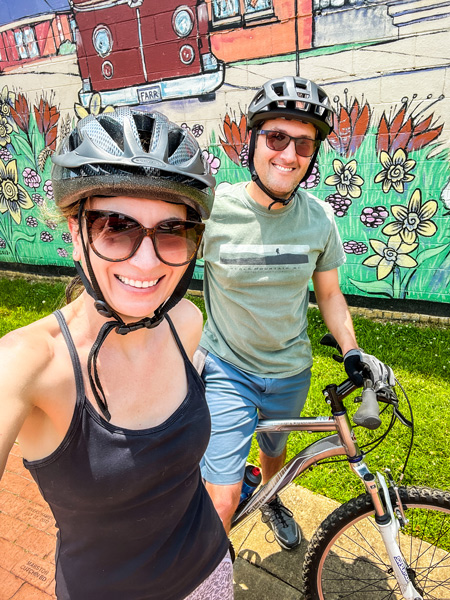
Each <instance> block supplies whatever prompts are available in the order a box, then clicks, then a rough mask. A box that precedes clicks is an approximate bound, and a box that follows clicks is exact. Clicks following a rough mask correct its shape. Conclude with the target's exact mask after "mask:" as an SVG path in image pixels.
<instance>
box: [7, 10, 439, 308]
mask: <svg viewBox="0 0 450 600" xmlns="http://www.w3.org/2000/svg"><path fill="white" fill-rule="evenodd" d="M161 4H163V6H161ZM449 30H450V7H449V6H448V3H447V2H446V1H444V0H433V2H430V3H425V4H424V3H423V2H422V1H421V0H393V1H390V2H387V1H384V0H365V1H364V0H206V1H205V0H190V1H189V0H186V1H184V3H183V4H181V3H180V2H178V1H174V0H166V1H165V2H164V3H160V2H158V1H157V0H31V1H30V0H27V1H26V2H25V0H16V1H15V2H14V3H8V5H7V7H6V8H4V9H3V8H2V14H1V15H0V262H2V263H16V264H17V263H22V264H25V265H57V266H71V265H72V260H71V239H70V235H69V233H68V231H67V229H66V228H65V226H64V225H63V224H62V223H61V222H59V220H58V219H57V217H56V214H55V211H54V203H53V191H52V185H51V180H50V172H51V158H50V157H51V154H52V153H53V152H54V150H55V148H56V145H57V142H58V139H59V137H60V136H62V135H64V134H65V133H67V132H68V131H69V130H70V129H71V128H72V127H73V126H74V124H75V123H76V122H77V120H78V119H79V118H81V117H83V116H85V115H87V114H98V113H100V112H103V111H108V110H111V108H112V107H113V106H117V105H120V104H128V105H133V106H137V105H140V107H141V108H143V109H144V110H148V111H153V110H159V111H161V112H163V113H165V114H166V115H167V116H168V117H169V118H171V119H173V120H175V121H177V122H179V123H180V124H183V126H184V127H187V128H189V129H190V130H191V132H192V133H193V134H194V136H196V137H197V139H198V141H199V143H200V145H201V146H202V148H203V151H204V154H205V156H206V158H207V160H208V161H209V162H210V163H211V167H212V170H213V172H214V173H215V176H216V179H217V183H218V184H221V183H225V182H227V183H233V182H236V181H242V180H248V179H249V173H248V170H247V160H248V135H247V131H246V118H245V112H246V108H247V106H248V103H249V102H250V100H251V98H252V96H253V94H254V90H256V89H257V88H258V87H259V86H260V85H261V84H262V83H263V82H264V81H266V80H267V79H270V78H272V77H276V76H279V75H280V74H289V75H300V76H304V77H309V78H311V79H314V80H315V81H316V82H318V83H320V84H321V85H322V86H323V87H324V88H325V89H326V90H327V92H328V93H329V95H330V97H331V98H332V99H333V103H334V105H335V108H336V117H335V123H334V132H333V133H332V134H331V135H330V136H329V138H328V140H327V142H326V143H325V144H323V147H322V149H321V152H320V156H319V159H318V162H317V164H316V165H315V168H314V170H313V172H312V174H311V176H310V177H309V179H308V181H307V182H305V183H304V184H303V185H304V187H305V188H306V189H308V190H310V191H312V193H314V194H316V195H317V196H318V197H319V198H321V199H323V200H325V201H326V202H328V203H330V205H331V206H332V207H333V210H334V213H335V215H336V221H337V223H338V227H339V230H340V233H341V236H342V239H343V242H344V247H345V252H346V254H347V263H346V265H344V266H343V267H341V270H340V271H341V284H342V289H343V291H344V293H346V294H352V295H362V296H367V295H371V296H375V297H381V298H392V299H403V300H404V299H412V300H429V301H434V302H448V301H449V300H450V291H449V290H450V228H449V223H450V164H449V150H450V144H449V138H450V132H449V118H448V115H449V114H450V100H449V96H450V69H449V57H450V43H449V41H450V34H449ZM196 276H197V277H201V276H202V266H201V264H199V265H198V267H197V269H196Z"/></svg>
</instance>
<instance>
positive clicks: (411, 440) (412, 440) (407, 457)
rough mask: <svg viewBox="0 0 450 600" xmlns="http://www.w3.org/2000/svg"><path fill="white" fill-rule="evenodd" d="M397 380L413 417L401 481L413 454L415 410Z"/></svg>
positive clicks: (396, 380)
mask: <svg viewBox="0 0 450 600" xmlns="http://www.w3.org/2000/svg"><path fill="white" fill-rule="evenodd" d="M395 382H396V384H397V385H398V386H399V388H400V389H401V390H402V394H403V396H404V398H405V400H406V403H407V404H408V408H409V416H410V418H411V439H410V442H409V448H408V452H407V454H406V458H405V462H404V463H403V469H402V472H401V475H400V481H402V480H403V477H404V476H405V471H406V467H407V466H408V462H409V457H410V456H411V452H412V447H413V444H414V415H413V410H412V406H411V402H410V401H409V398H408V395H407V393H406V392H405V390H404V388H403V386H402V384H401V383H400V381H399V380H398V379H397V378H395Z"/></svg>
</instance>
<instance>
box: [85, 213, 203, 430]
mask: <svg viewBox="0 0 450 600" xmlns="http://www.w3.org/2000/svg"><path fill="white" fill-rule="evenodd" d="M83 207H84V201H83V202H81V203H80V207H79V209H78V228H79V232H80V238H81V245H82V247H83V254H84V258H85V263H86V268H87V270H88V273H89V277H90V281H89V279H88V278H87V277H86V273H85V272H84V270H83V268H82V266H81V264H80V263H79V262H78V261H75V268H76V270H77V273H78V275H79V276H80V279H81V281H82V283H83V285H84V287H85V289H86V292H87V293H88V294H89V296H91V298H93V300H94V306H95V308H96V310H97V312H98V313H99V314H100V315H101V316H102V317H105V318H110V317H113V319H112V320H111V321H107V322H106V323H104V324H103V325H102V327H101V329H100V331H99V333H98V335H97V338H96V340H95V342H94V344H93V346H92V348H91V350H90V352H89V356H88V376H89V383H90V386H91V390H92V393H93V395H94V398H95V400H96V402H97V405H98V407H99V409H100V411H101V413H102V415H103V416H104V418H105V419H106V420H107V421H110V420H111V413H110V412H109V409H108V403H107V400H106V395H105V392H104V390H103V386H102V384H101V381H100V376H99V373H98V366H97V362H98V355H99V353H100V349H101V347H102V345H103V343H104V341H105V340H106V338H107V337H108V335H109V334H110V333H111V331H113V329H115V330H116V333H118V334H120V335H126V334H127V333H131V332H132V331H137V330H138V329H143V328H144V327H145V328H146V329H153V328H154V327H157V326H158V325H159V324H160V323H161V322H162V320H163V319H164V315H165V314H166V313H167V312H168V311H169V310H171V309H172V308H173V307H174V306H175V305H176V304H177V303H178V302H179V301H180V300H181V299H182V298H183V297H184V295H185V294H186V292H187V289H188V287H189V283H190V281H191V278H192V275H193V273H194V269H195V262H196V259H197V254H196V255H195V256H194V258H193V259H192V260H191V262H190V263H189V265H188V268H187V269H186V271H185V272H184V274H183V276H182V278H181V279H180V281H179V282H178V285H177V286H176V288H175V290H174V291H173V293H172V295H171V296H170V298H168V299H167V300H166V301H165V302H163V303H162V304H161V305H160V306H159V307H158V308H157V309H156V310H155V312H154V315H153V317H144V318H143V319H140V320H139V321H136V322H133V323H125V321H124V320H123V319H122V318H121V316H120V315H119V314H118V313H116V311H115V310H113V309H112V308H111V307H110V306H109V304H108V303H107V302H106V300H105V299H104V297H103V294H102V292H101V290H100V287H99V285H98V283H97V280H96V278H95V275H94V271H93V269H92V264H91V261H90V258H89V252H88V248H87V244H86V242H85V239H84V235H83V228H82V222H81V217H82V213H83Z"/></svg>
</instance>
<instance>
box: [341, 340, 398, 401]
mask: <svg viewBox="0 0 450 600" xmlns="http://www.w3.org/2000/svg"><path fill="white" fill-rule="evenodd" d="M344 367H345V371H346V373H347V375H348V376H349V378H350V379H351V380H352V381H353V383H354V384H355V385H357V386H359V387H361V386H362V385H363V380H364V379H371V380H372V383H373V385H374V388H375V391H377V390H379V389H381V388H383V387H386V386H390V387H393V386H394V385H395V377H394V373H393V371H392V369H391V367H388V366H387V365H385V364H384V363H382V362H381V361H380V360H378V358H376V357H375V356H372V354H365V352H363V351H362V350H360V349H359V348H354V349H352V350H349V351H348V352H347V353H346V354H345V355H344Z"/></svg>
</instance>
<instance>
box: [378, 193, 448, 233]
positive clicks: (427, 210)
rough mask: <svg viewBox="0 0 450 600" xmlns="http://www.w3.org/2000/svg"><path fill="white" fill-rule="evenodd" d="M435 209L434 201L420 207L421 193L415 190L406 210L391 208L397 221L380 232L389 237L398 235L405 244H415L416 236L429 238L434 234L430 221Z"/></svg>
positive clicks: (433, 226)
mask: <svg viewBox="0 0 450 600" xmlns="http://www.w3.org/2000/svg"><path fill="white" fill-rule="evenodd" d="M437 209H438V203H437V202H436V200H428V202H425V204H424V205H423V206H422V193H421V191H420V190H419V189H417V190H415V191H414V193H413V195H412V196H411V198H410V200H409V203H408V207H407V208H405V207H404V206H399V205H395V206H392V207H391V212H392V215H393V216H394V217H395V219H397V220H396V221H394V222H393V223H388V224H387V225H386V226H385V227H383V229H382V231H383V233H384V234H385V235H389V236H395V235H400V237H401V239H402V240H403V241H404V242H405V244H412V243H413V242H415V241H416V238H417V236H418V235H423V236H424V237H431V236H433V235H434V234H435V233H436V231H437V227H436V225H435V224H434V223H433V221H431V220H430V219H431V217H432V216H434V215H435V213H436V211H437Z"/></svg>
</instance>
